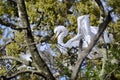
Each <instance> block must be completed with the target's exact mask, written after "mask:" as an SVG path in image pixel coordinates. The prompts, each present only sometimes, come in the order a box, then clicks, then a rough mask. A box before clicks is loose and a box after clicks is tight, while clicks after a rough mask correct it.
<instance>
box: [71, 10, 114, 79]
mask: <svg viewBox="0 0 120 80" xmlns="http://www.w3.org/2000/svg"><path fill="white" fill-rule="evenodd" d="M111 12H112V11H109V12H108V15H107V17H106V18H105V20H104V22H102V23H101V24H100V25H99V30H98V33H97V34H96V35H95V37H94V38H93V39H92V40H91V43H90V44H89V47H88V48H86V49H85V50H84V51H80V50H79V52H78V56H79V57H78V59H77V62H76V64H75V66H74V69H73V70H72V71H73V72H72V76H71V80H76V79H77V76H78V72H79V69H80V67H81V65H82V63H83V61H84V59H85V57H87V55H88V54H89V53H90V51H91V50H92V48H93V47H94V46H95V44H96V42H97V41H98V39H99V38H100V36H101V35H102V33H103V31H104V30H105V29H106V27H107V25H108V24H109V23H110V21H111V20H112V17H111V15H110V14H111Z"/></svg>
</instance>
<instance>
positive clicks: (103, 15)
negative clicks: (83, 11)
mask: <svg viewBox="0 0 120 80" xmlns="http://www.w3.org/2000/svg"><path fill="white" fill-rule="evenodd" d="M95 1H96V3H97V4H98V6H99V8H100V10H101V16H102V17H105V10H104V7H103V5H102V2H101V1H100V0H95Z"/></svg>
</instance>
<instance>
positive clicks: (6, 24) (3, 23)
mask: <svg viewBox="0 0 120 80" xmlns="http://www.w3.org/2000/svg"><path fill="white" fill-rule="evenodd" d="M0 24H1V25H4V26H6V27H10V28H11V29H14V30H19V31H22V30H24V29H26V28H17V25H15V24H12V23H9V22H7V21H4V20H2V19H1V18H0Z"/></svg>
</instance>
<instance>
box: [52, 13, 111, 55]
mask: <svg viewBox="0 0 120 80" xmlns="http://www.w3.org/2000/svg"><path fill="white" fill-rule="evenodd" d="M77 23H78V33H77V35H76V36H74V37H73V38H71V39H70V40H68V41H67V42H66V43H64V42H63V39H64V37H66V36H67V35H68V30H67V29H66V28H65V27H64V26H62V25H59V26H57V27H55V29H54V33H55V34H56V36H57V37H58V39H57V43H58V45H59V49H60V51H61V52H62V53H67V48H72V47H78V46H79V41H80V39H82V41H83V45H82V48H87V47H88V46H89V44H90V42H91V40H92V38H94V36H95V35H96V34H97V32H98V27H93V26H90V22H89V15H83V16H79V17H78V18H77ZM112 40H113V36H112V35H111V34H110V36H108V33H107V32H106V31H105V32H104V41H105V43H111V42H112Z"/></svg>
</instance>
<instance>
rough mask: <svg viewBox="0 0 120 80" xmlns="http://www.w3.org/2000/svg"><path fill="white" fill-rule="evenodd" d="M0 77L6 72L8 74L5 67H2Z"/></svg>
mask: <svg viewBox="0 0 120 80" xmlns="http://www.w3.org/2000/svg"><path fill="white" fill-rule="evenodd" d="M0 68H1V69H0V75H3V74H4V73H5V72H6V68H5V67H2V66H0Z"/></svg>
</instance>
